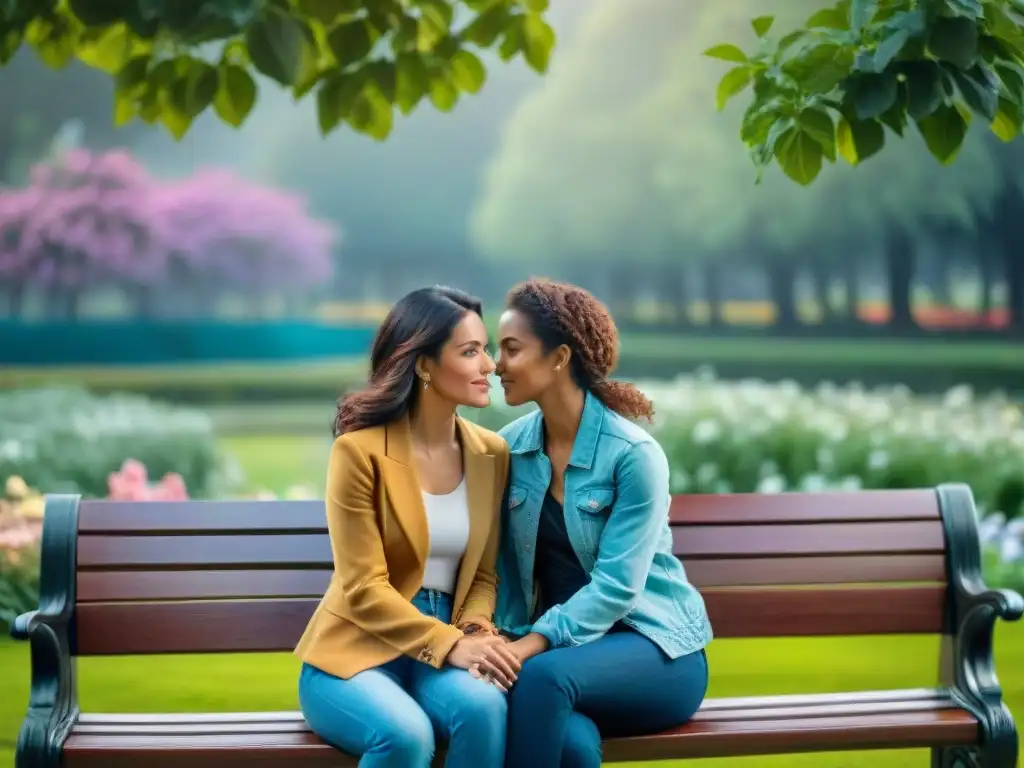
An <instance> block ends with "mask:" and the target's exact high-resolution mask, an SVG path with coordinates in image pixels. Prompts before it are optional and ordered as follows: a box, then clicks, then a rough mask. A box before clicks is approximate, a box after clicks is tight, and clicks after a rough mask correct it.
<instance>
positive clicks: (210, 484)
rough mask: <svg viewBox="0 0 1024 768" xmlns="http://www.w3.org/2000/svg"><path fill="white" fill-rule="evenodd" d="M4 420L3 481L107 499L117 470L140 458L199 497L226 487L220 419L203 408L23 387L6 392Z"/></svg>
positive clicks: (1, 409) (0, 443) (0, 407)
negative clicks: (215, 422)
mask: <svg viewBox="0 0 1024 768" xmlns="http://www.w3.org/2000/svg"><path fill="white" fill-rule="evenodd" d="M0 424H3V434H2V435H0V480H3V479H4V478H6V477H9V476H11V475H18V476H20V477H23V478H24V479H25V481H26V482H27V483H28V484H29V485H31V486H33V487H35V488H40V489H42V490H43V491H44V492H45V493H81V494H82V495H83V496H86V497H104V496H106V495H107V493H108V490H109V488H108V484H109V477H110V475H111V473H113V472H117V471H118V470H120V469H121V468H122V465H123V463H124V461H125V460H126V459H128V458H132V459H135V460H136V461H138V462H141V463H142V464H143V465H145V467H147V468H148V470H149V473H150V474H152V475H153V476H157V477H160V476H163V475H166V474H167V473H176V474H178V475H180V476H181V478H182V480H183V482H184V484H185V485H186V486H187V487H188V488H189V489H191V491H192V494H193V495H194V496H196V497H198V498H203V497H210V496H214V495H217V494H218V493H220V492H222V491H223V490H225V489H224V488H223V480H224V477H223V473H222V471H221V470H222V468H223V467H224V463H223V462H222V459H221V457H220V455H219V452H218V448H217V442H216V439H215V436H214V432H213V427H212V424H211V422H210V419H209V418H208V417H207V416H206V415H205V414H203V413H201V412H198V411H193V410H188V409H184V408H177V407H172V406H168V405H164V404H160V403H156V402H152V401H150V400H148V399H146V398H144V397H142V396H138V395H125V394H113V395H108V396H102V397H98V396H95V395H91V394H89V393H88V392H85V391H84V390H80V389H63V388H53V389H38V390H22V391H14V392H10V393H4V394H0Z"/></svg>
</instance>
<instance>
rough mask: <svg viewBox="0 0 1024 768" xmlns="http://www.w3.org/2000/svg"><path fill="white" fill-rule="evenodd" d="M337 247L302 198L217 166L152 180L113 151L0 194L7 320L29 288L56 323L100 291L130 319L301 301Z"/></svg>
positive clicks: (69, 160) (54, 165)
mask: <svg viewBox="0 0 1024 768" xmlns="http://www.w3.org/2000/svg"><path fill="white" fill-rule="evenodd" d="M336 240H337V234H336V232H335V230H334V228H333V227H331V226H330V225H329V224H327V223H325V222H323V221H321V220H318V219H316V218H314V217H313V216H311V215H310V213H309V211H308V210H307V205H306V201H305V200H304V199H303V198H302V197H301V196H298V195H295V194H292V193H289V192H285V191H282V190H278V189H274V188H271V187H266V186H261V185H258V184H254V183H252V182H249V181H247V180H245V179H242V178H241V177H239V176H236V175H234V174H232V173H229V172H227V171H220V170H211V171H203V172H200V173H197V174H196V175H194V176H192V177H189V178H186V179H184V180H180V181H161V180H158V179H155V178H153V177H152V176H150V174H149V173H148V172H147V171H146V169H145V168H144V167H143V166H142V165H141V164H140V163H138V162H137V161H136V160H135V159H134V158H133V157H132V156H131V155H130V154H128V153H127V152H123V151H115V152H108V153H105V154H92V153H89V152H86V151H78V150H76V151H71V152H67V153H65V154H63V155H62V156H61V157H60V158H59V159H58V160H56V161H54V162H49V163H43V164H40V165H37V166H36V167H35V168H33V169H32V173H31V183H30V184H29V185H28V186H27V187H26V188H24V189H19V190H4V189H0V286H2V288H0V290H3V291H4V292H5V293H6V294H7V300H8V305H9V309H10V310H11V313H12V314H15V315H17V314H20V313H21V307H22V303H23V298H24V295H25V292H26V290H27V289H28V288H29V287H30V286H31V287H32V288H33V289H34V290H39V291H41V292H42V293H43V295H44V296H45V297H46V298H47V302H48V309H49V313H50V314H51V315H52V316H57V317H71V316H74V315H76V314H78V309H79V304H80V301H81V299H82V297H83V296H85V295H86V294H87V293H89V292H90V291H93V290H96V289H99V288H111V287H115V288H118V289H120V290H121V291H123V292H124V293H126V294H127V295H128V297H130V299H131V300H132V301H133V303H134V305H135V310H136V314H141V315H151V314H180V313H182V312H184V313H186V314H195V313H204V312H209V311H210V310H212V309H213V306H214V304H215V301H216V299H217V298H218V297H219V296H221V295H224V294H232V295H235V296H242V297H247V298H255V299H263V298H265V297H267V296H269V295H275V296H281V297H295V296H300V295H303V294H308V293H309V291H310V290H311V289H313V288H315V287H317V286H320V285H324V284H326V283H327V282H328V281H329V280H330V278H331V275H332V272H333V251H334V248H335V244H336Z"/></svg>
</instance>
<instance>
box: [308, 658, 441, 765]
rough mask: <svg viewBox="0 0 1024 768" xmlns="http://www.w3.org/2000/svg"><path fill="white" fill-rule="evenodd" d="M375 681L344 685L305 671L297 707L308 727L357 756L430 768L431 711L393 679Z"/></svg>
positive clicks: (340, 681) (329, 742)
mask: <svg viewBox="0 0 1024 768" xmlns="http://www.w3.org/2000/svg"><path fill="white" fill-rule="evenodd" d="M371 677H374V676H372V675H370V676H367V678H364V679H363V680H359V681H356V680H355V679H353V680H346V681H343V680H340V679H338V678H332V677H331V676H329V675H326V674H325V673H323V672H320V671H319V670H304V671H303V676H302V678H301V680H300V683H299V707H300V709H301V710H302V714H303V716H304V717H305V719H306V722H307V723H308V725H309V727H310V729H312V731H313V732H314V733H315V734H316V735H317V736H319V737H320V738H321V739H323V740H324V741H325V742H327V743H328V744H330V745H332V746H334V747H336V748H338V749H340V750H342V751H344V752H348V753H350V754H353V755H357V756H358V755H363V754H365V753H367V752H372V753H374V754H377V755H384V754H386V755H388V756H389V757H393V758H394V759H395V760H396V761H398V762H399V763H400V764H401V765H408V766H417V767H419V766H423V767H424V768H425V767H426V766H429V765H430V762H431V760H432V759H433V757H434V751H435V743H434V729H433V726H432V724H431V722H430V718H429V717H427V713H426V712H424V711H423V709H422V708H421V707H420V706H419V705H418V704H417V703H416V702H415V701H413V700H412V698H411V697H409V696H408V695H407V694H406V693H405V691H403V690H402V689H401V688H400V687H399V686H397V685H393V684H392V682H391V681H390V679H386V680H370V679H369V678H371ZM375 683H376V684H375Z"/></svg>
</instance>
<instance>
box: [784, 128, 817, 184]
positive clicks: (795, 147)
mask: <svg viewBox="0 0 1024 768" xmlns="http://www.w3.org/2000/svg"><path fill="white" fill-rule="evenodd" d="M775 157H776V159H777V160H778V161H779V165H780V166H781V167H782V171H783V173H785V174H786V175H787V176H788V177H789V178H791V179H792V180H793V181H795V182H796V183H797V184H801V185H803V186H807V185H808V184H810V183H811V182H812V181H814V180H815V179H816V178H817V177H818V174H819V173H821V160H822V151H821V144H819V143H818V142H817V141H815V140H814V138H813V137H812V136H809V135H808V134H807V132H806V131H803V130H801V129H800V128H797V127H794V128H790V129H789V130H787V131H786V132H785V133H784V134H783V135H782V136H781V137H780V139H779V142H778V145H777V148H776V150H775Z"/></svg>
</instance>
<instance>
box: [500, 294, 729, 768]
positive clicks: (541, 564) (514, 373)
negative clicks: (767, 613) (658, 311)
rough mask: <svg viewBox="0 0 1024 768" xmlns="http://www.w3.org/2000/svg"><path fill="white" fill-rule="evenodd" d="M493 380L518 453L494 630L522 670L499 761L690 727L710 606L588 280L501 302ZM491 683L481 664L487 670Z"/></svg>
mask: <svg viewBox="0 0 1024 768" xmlns="http://www.w3.org/2000/svg"><path fill="white" fill-rule="evenodd" d="M506 307H507V308H506V311H505V312H504V314H502V316H501V321H500V324H499V326H498V338H499V343H500V348H501V357H500V359H499V360H498V367H497V370H498V374H499V375H500V376H501V384H502V387H503V388H504V390H505V400H506V402H507V403H508V404H509V405H521V404H525V403H528V402H534V403H536V404H537V405H538V409H537V410H535V411H533V412H532V413H529V414H527V415H526V416H523V417H521V418H519V419H517V420H516V421H514V422H512V423H511V424H509V425H508V426H507V427H505V428H504V429H502V431H501V435H502V436H503V437H504V438H505V439H506V440H507V441H508V445H509V450H510V452H511V456H512V458H511V471H510V476H509V486H508V493H507V495H506V502H505V509H504V511H503V516H504V523H503V541H502V545H501V554H500V570H499V572H500V579H499V583H500V585H501V586H500V593H499V595H498V610H497V615H496V620H497V621H496V623H497V624H498V626H499V629H501V630H502V632H504V633H507V634H509V635H511V636H512V638H513V639H512V641H511V642H510V643H509V646H508V647H509V648H510V649H511V650H513V651H514V652H515V655H516V657H517V658H518V659H519V661H520V662H521V663H522V671H521V672H520V673H519V678H518V680H517V682H516V684H515V686H514V687H513V688H512V692H511V694H510V697H509V723H508V736H507V742H508V749H507V757H506V762H505V766H506V768H559V766H562V768H570V767H571V768H597V767H598V766H600V764H601V737H602V736H606V737H607V736H627V735H638V734H643V733H648V732H655V731H660V730H664V729H667V728H670V727H673V726H677V725H682V724H683V723H685V722H686V721H687V720H688V719H689V718H690V717H691V716H692V715H693V714H694V713H695V712H696V711H697V708H698V707H699V706H700V703H701V701H702V700H703V698H704V695H705V693H706V691H707V685H708V665H707V659H706V657H705V653H704V648H705V646H706V645H707V644H708V643H709V642H710V641H711V624H710V622H709V621H708V616H707V612H706V610H705V607H704V600H703V599H702V597H701V595H700V593H699V592H698V591H697V590H696V589H695V588H694V587H693V585H692V584H690V582H689V580H688V579H687V577H686V570H685V569H684V567H683V564H682V563H681V562H680V561H679V560H678V559H676V557H675V556H674V555H673V554H672V533H671V531H670V530H669V519H668V512H669V502H670V496H669V468H668V461H667V460H666V458H665V453H664V451H662V449H661V447H660V446H659V445H658V443H657V442H656V441H655V440H654V438H653V437H652V436H651V435H650V433H648V432H647V431H645V430H644V429H642V428H641V427H640V426H639V425H637V424H634V423H633V421H634V420H636V419H640V418H646V419H650V418H651V417H652V416H653V415H654V406H653V404H652V403H651V401H650V400H648V399H647V397H645V396H644V394H643V393H642V392H641V391H640V390H639V389H637V388H636V387H635V386H633V385H632V384H628V383H626V382H623V381H613V380H611V379H610V376H611V374H612V372H613V371H614V369H615V364H616V362H617V360H618V343H619V339H618V333H617V332H616V328H615V323H614V322H613V321H612V318H611V315H610V314H609V313H608V311H607V310H606V309H605V307H604V306H603V305H602V304H601V303H600V302H599V301H598V300H597V299H596V298H594V297H593V296H592V295H590V294H589V293H587V292H586V291H585V290H583V289H582V288H579V287H577V286H575V285H569V284H566V283H555V282H552V281H549V280H529V281H527V282H526V283H522V284H520V285H518V286H516V287H515V288H513V289H512V291H511V292H510V293H509V295H508V300H507V305H506ZM481 674H482V676H484V677H487V675H488V673H487V672H486V671H481Z"/></svg>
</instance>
